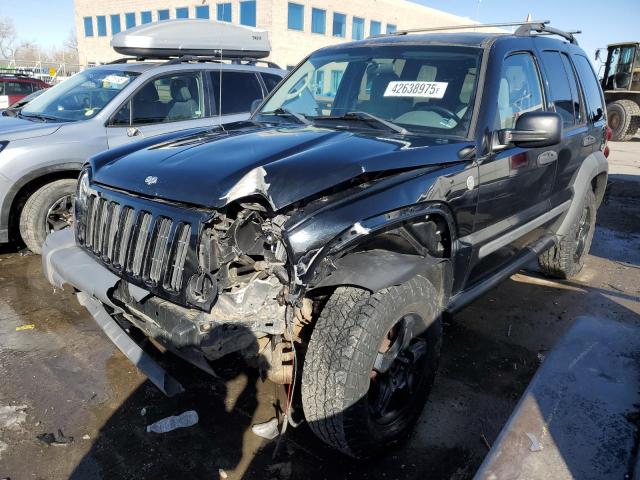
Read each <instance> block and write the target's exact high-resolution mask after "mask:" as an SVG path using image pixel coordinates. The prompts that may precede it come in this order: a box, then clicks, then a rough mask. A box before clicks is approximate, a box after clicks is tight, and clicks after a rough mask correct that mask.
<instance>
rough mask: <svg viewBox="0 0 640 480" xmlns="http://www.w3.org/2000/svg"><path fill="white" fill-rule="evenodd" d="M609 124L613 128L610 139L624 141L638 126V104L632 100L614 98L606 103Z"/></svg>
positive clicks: (630, 137) (632, 134)
mask: <svg viewBox="0 0 640 480" xmlns="http://www.w3.org/2000/svg"><path fill="white" fill-rule="evenodd" d="M607 116H608V122H609V126H610V127H611V129H612V130H613V134H612V136H611V139H612V140H613V141H616V142H626V141H629V140H631V139H632V138H633V136H634V135H635V134H636V132H637V131H638V128H640V105H639V104H637V103H636V102H634V101H633V100H625V99H623V100H616V101H615V102H611V103H610V104H609V105H607Z"/></svg>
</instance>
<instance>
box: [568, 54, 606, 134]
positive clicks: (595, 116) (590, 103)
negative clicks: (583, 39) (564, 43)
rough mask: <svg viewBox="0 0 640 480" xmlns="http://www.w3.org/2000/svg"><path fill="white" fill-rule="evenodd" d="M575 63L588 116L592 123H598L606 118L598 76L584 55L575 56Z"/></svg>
mask: <svg viewBox="0 0 640 480" xmlns="http://www.w3.org/2000/svg"><path fill="white" fill-rule="evenodd" d="M573 63H574V64H575V66H576V70H577V71H578V76H579V77H580V84H581V85H582V91H583V93H584V96H585V102H586V104H587V116H588V117H589V120H590V121H592V122H597V121H598V120H600V119H602V118H603V117H604V105H603V104H602V95H601V93H600V85H598V80H597V79H596V74H595V73H594V71H593V68H591V63H590V62H589V60H587V58H586V57H584V56H582V55H573Z"/></svg>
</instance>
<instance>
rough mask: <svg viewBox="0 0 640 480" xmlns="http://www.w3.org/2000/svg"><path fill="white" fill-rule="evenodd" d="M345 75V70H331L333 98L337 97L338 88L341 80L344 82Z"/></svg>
mask: <svg viewBox="0 0 640 480" xmlns="http://www.w3.org/2000/svg"><path fill="white" fill-rule="evenodd" d="M343 74H344V70H331V92H332V93H333V95H332V96H335V94H336V92H337V91H338V87H339V86H340V80H342V75H343Z"/></svg>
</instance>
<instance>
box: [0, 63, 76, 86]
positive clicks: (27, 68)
mask: <svg viewBox="0 0 640 480" xmlns="http://www.w3.org/2000/svg"><path fill="white" fill-rule="evenodd" d="M85 68H87V65H77V64H71V63H66V62H62V63H56V62H39V61H21V60H0V75H1V74H7V73H8V74H18V75H28V76H30V77H35V78H39V79H40V80H42V81H44V82H47V83H49V84H51V85H55V84H56V83H60V82H61V81H63V80H65V79H67V78H69V77H70V76H71V75H74V74H76V73H78V72H81V71H82V70H84V69H85Z"/></svg>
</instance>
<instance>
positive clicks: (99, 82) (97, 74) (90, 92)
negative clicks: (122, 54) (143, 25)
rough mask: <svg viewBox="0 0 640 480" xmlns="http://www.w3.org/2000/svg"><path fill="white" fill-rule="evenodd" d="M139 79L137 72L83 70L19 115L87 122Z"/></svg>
mask: <svg viewBox="0 0 640 480" xmlns="http://www.w3.org/2000/svg"><path fill="white" fill-rule="evenodd" d="M138 75H139V74H138V73H136V72H125V71H122V70H106V69H102V68H99V69H89V70H85V71H84V72H80V73H78V74H76V75H74V76H73V77H71V78H69V79H68V80H65V81H64V82H62V83H59V84H58V85H56V86H55V87H52V88H50V89H48V90H47V91H46V92H44V93H43V94H42V95H40V96H39V97H38V98H35V99H33V100H32V101H31V102H29V103H28V104H27V105H26V106H25V107H24V108H23V109H22V112H21V115H23V116H25V117H29V116H42V117H45V118H46V119H52V120H66V121H74V120H87V119H89V118H92V117H94V116H95V115H97V114H98V112H99V111H100V110H102V109H103V108H104V107H105V106H106V105H107V104H108V103H109V102H110V101H111V100H112V99H113V98H114V97H115V96H116V95H118V93H119V92H120V90H122V89H123V88H124V87H126V86H127V85H128V84H129V82H131V80H132V79H133V78H135V77H136V76H138Z"/></svg>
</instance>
